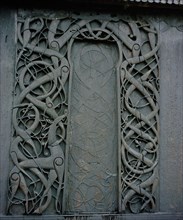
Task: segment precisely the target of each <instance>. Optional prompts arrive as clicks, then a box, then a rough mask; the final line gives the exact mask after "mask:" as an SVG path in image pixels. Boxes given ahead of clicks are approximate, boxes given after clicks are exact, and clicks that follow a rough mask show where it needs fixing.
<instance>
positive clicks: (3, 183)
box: [0, 9, 183, 220]
mask: <svg viewBox="0 0 183 220" xmlns="http://www.w3.org/2000/svg"><path fill="white" fill-rule="evenodd" d="M14 15H15V14H14V12H13V11H7V10H4V9H0V57H1V59H0V61H1V62H0V92H1V93H0V129H1V130H0V219H2V220H5V219H8V220H10V219H22V220H23V219H49V220H51V219H60V220H62V219H73V220H74V219H77V218H76V217H62V216H60V217H58V216H29V217H28V216H26V217H23V216H21V217H20V216H18V217H15V216H14V217H12V216H11V217H10V216H5V215H6V201H7V184H8V174H9V161H10V159H9V147H10V142H11V138H10V137H11V112H12V91H13V79H14V64H15V44H14V42H15V32H14V31H15V30H14V28H15V23H14V19H15V17H14ZM171 19H172V18H171ZM165 20H166V18H165ZM166 21H167V22H169V21H170V20H166ZM170 23H171V22H170ZM182 24H183V22H182ZM163 25H164V24H161V23H160V25H159V26H160V45H161V46H160V48H161V49H160V125H161V131H160V167H159V175H160V185H159V188H160V190H159V210H160V213H155V214H141V215H122V216H116V217H110V216H105V218H106V219H111V218H112V219H113V218H114V219H126V220H128V219H129V220H133V219H137V220H138V219H139V220H140V219H142V220H143V219H144V220H145V219H152V220H154V219H162V220H164V219H166V220H169V219H170V220H172V219H177V220H179V219H180V220H182V219H183V58H182V57H183V32H181V31H180V30H178V29H177V28H176V21H175V27H170V28H169V29H168V30H166V31H165V29H164V28H163ZM170 26H171V24H170ZM168 213H172V214H168ZM83 219H86V218H85V217H83ZM91 219H92V220H93V219H95V220H97V219H103V218H102V216H90V217H87V220H91Z"/></svg>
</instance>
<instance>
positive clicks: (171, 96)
mask: <svg viewBox="0 0 183 220" xmlns="http://www.w3.org/2000/svg"><path fill="white" fill-rule="evenodd" d="M172 19H173V18H172ZM172 19H171V23H173V20H172ZM166 22H169V21H168V20H167V21H166ZM163 25H164V27H165V26H166V29H165V28H163ZM160 28H161V29H162V31H161V42H160V44H161V47H160V125H161V131H160V211H162V212H182V211H183V164H182V162H183V145H182V144H183V32H180V31H178V29H177V28H176V27H171V26H170V27H167V24H165V23H164V24H163V23H162V25H161V26H160ZM167 28H168V29H167ZM163 29H164V31H163Z"/></svg>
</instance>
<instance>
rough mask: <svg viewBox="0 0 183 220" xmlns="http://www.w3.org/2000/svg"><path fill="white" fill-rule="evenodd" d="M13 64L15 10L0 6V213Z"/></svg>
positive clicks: (3, 200)
mask: <svg viewBox="0 0 183 220" xmlns="http://www.w3.org/2000/svg"><path fill="white" fill-rule="evenodd" d="M14 64H15V12H14V11H13V10H7V9H5V8H0V213H3V214H5V212H6V201H7V199H8V198H7V189H8V188H7V186H8V185H7V184H8V175H9V174H8V173H9V162H10V157H9V147H10V142H11V115H12V114H11V112H12V91H13V79H14Z"/></svg>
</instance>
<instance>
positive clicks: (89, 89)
mask: <svg viewBox="0 0 183 220" xmlns="http://www.w3.org/2000/svg"><path fill="white" fill-rule="evenodd" d="M71 54H72V57H71V60H72V62H73V77H72V88H71V104H70V108H71V112H70V114H71V116H70V117H71V119H70V131H69V132H70V133H71V135H70V136H71V137H70V142H69V154H68V156H69V158H68V182H67V183H68V187H69V188H68V192H69V193H68V198H67V203H68V207H67V209H66V210H67V211H71V212H74V211H76V212H112V211H116V210H117V182H118V181H117V176H118V175H117V149H118V145H117V144H118V142H117V90H116V80H117V77H116V63H117V59H118V52H117V48H116V47H115V46H114V45H113V44H110V43H108V44H102V43H95V44H94V43H87V42H86V43H85V42H84V43H81V42H77V41H76V43H74V46H73V49H72V53H71ZM110 161H112V163H111V162H110Z"/></svg>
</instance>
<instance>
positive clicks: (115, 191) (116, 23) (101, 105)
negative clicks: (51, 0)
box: [8, 16, 159, 214]
mask: <svg viewBox="0 0 183 220" xmlns="http://www.w3.org/2000/svg"><path fill="white" fill-rule="evenodd" d="M17 36H18V37H17V59H16V60H17V62H16V67H15V70H16V73H15V90H14V91H15V93H14V103H13V113H12V114H13V115H12V123H13V141H12V145H11V149H10V156H11V159H12V163H13V167H12V169H11V171H10V177H9V191H8V213H10V214H42V213H49V214H50V213H58V214H62V213H64V212H65V211H68V212H69V211H70V212H95V213H99V212H101V211H102V212H107V211H109V212H114V211H117V212H121V211H123V212H127V213H130V212H132V213H139V212H150V211H152V210H154V209H155V207H156V196H155V192H156V188H157V182H158V181H157V180H158V173H157V167H158V166H157V165H158V140H159V106H158V97H159V94H158V91H159V88H158V77H159V76H158V74H159V71H158V62H159V61H158V55H157V52H158V48H159V44H158V33H157V31H156V29H155V28H154V27H153V25H151V24H150V23H148V22H146V21H143V20H140V19H139V20H133V19H130V20H128V19H127V18H123V19H122V18H121V19H118V18H111V19H110V18H109V19H108V20H102V19H100V16H98V17H96V18H92V17H89V18H87V19H81V18H72V16H70V17H65V18H63V17H62V18H60V19H58V18H57V19H56V18H49V17H47V18H45V17H44V18H43V17H28V16H27V17H26V16H25V18H21V19H19V20H18V24H17ZM81 61H82V62H81ZM81 106H82V107H81ZM94 113H95V114H94ZM78 124H79V126H78ZM71 145H72V146H71ZM105 155H106V157H105ZM99 160H100V162H99ZM94 162H95V163H94ZM74 163H75V165H76V166H75V165H74ZM91 163H92V165H91ZM91 170H92V172H91ZM78 179H79V181H78ZM73 182H75V183H74V184H75V185H73V188H72V187H71V185H72V184H73ZM86 186H87V187H86ZM69 193H70V194H69ZM87 193H88V195H87ZM110 193H111V194H112V195H110V196H109V194H110ZM68 194H69V195H70V197H69V196H68ZM81 195H82V196H81ZM107 196H109V197H110V198H108V197H107ZM106 200H107V202H106Z"/></svg>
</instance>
